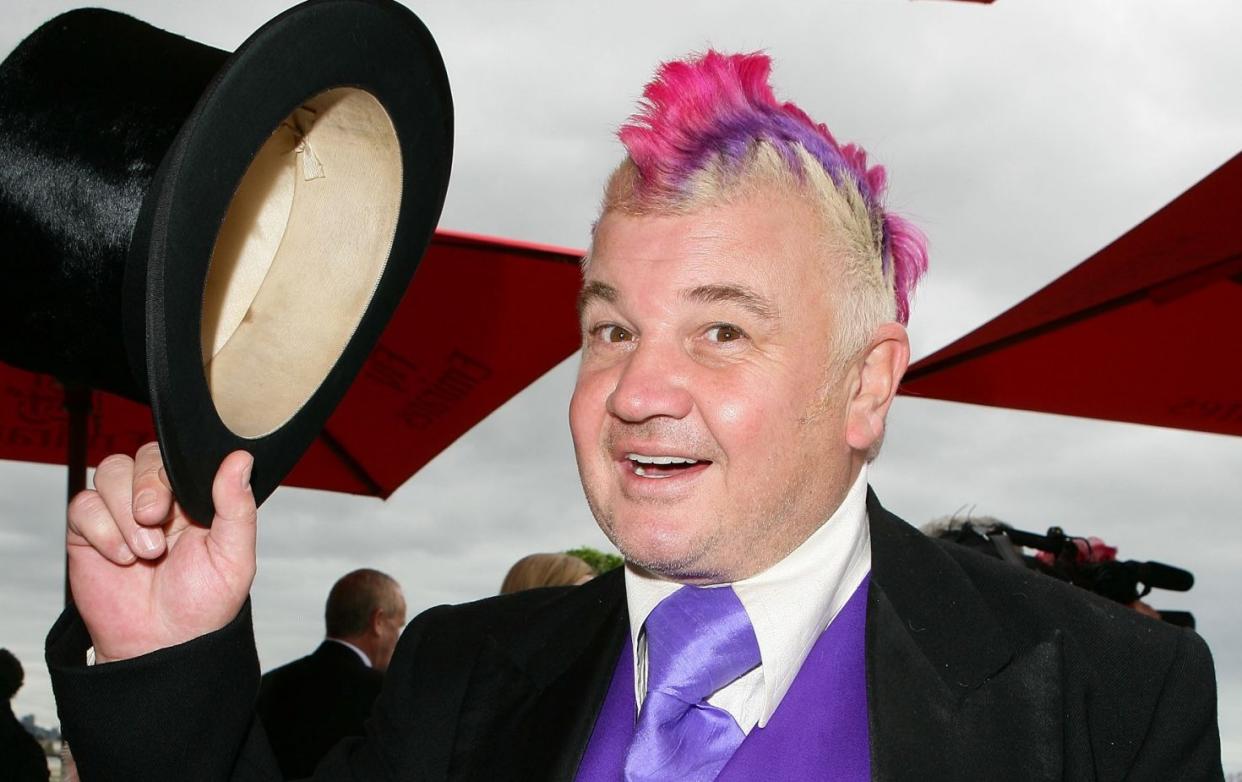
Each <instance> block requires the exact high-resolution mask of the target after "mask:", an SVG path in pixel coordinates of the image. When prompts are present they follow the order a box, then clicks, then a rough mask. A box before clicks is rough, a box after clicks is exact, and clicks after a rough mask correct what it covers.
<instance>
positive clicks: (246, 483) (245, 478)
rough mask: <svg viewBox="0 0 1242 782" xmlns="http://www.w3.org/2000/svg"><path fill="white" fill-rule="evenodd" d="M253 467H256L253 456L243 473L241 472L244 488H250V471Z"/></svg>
mask: <svg viewBox="0 0 1242 782" xmlns="http://www.w3.org/2000/svg"><path fill="white" fill-rule="evenodd" d="M253 469H254V457H253V456H251V457H250V462H249V463H248V464H247V465H246V468H245V469H244V470H242V474H241V487H242V488H243V489H249V488H250V471H251V470H253Z"/></svg>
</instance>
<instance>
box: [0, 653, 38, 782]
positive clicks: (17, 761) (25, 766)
mask: <svg viewBox="0 0 1242 782" xmlns="http://www.w3.org/2000/svg"><path fill="white" fill-rule="evenodd" d="M25 680H26V672H25V670H23V668H22V664H21V662H20V661H19V660H18V659H17V657H16V656H15V655H14V654H13V653H12V652H10V651H9V650H8V649H0V695H3V696H4V698H3V700H4V713H3V714H0V782H36V780H38V781H39V782H45V781H46V780H47V779H48V778H49V776H50V772H49V771H48V767H47V756H46V755H45V753H44V752H43V747H41V746H39V742H38V741H36V740H35V737H34V736H32V735H30V732H29V731H27V730H26V728H25V726H23V725H22V724H21V722H19V721H18V719H17V717H16V716H14V714H13V703H12V701H13V696H14V695H16V694H17V691H18V690H20V689H21V687H22V684H23V683H24V682H25Z"/></svg>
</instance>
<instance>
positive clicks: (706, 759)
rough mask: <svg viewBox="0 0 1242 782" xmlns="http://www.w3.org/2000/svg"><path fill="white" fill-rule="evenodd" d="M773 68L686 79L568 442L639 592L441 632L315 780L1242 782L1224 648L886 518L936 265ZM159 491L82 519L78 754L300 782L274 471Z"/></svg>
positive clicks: (648, 130) (610, 580) (114, 762)
mask: <svg viewBox="0 0 1242 782" xmlns="http://www.w3.org/2000/svg"><path fill="white" fill-rule="evenodd" d="M768 71H769V62H768V59H767V58H766V57H764V56H762V55H747V56H724V55H720V54H717V53H714V52H712V53H708V54H707V55H705V56H702V57H697V58H693V59H690V60H686V61H680V62H673V63H668V64H666V65H665V66H663V67H662V68H661V70H660V72H659V74H658V76H657V78H656V80H655V81H654V82H653V83H652V84H651V85H649V86H648V88H647V91H646V93H645V97H646V101H645V104H644V106H643V108H642V110H641V112H640V113H639V115H637V116H636V117H635V118H634V119H633V120H632V121H631V123H629V124H628V125H626V126H625V127H624V128H623V129H622V131H621V139H622V141H623V143H624V144H625V147H626V151H627V156H626V158H625V160H624V161H623V162H622V163H621V165H620V166H619V168H618V169H617V170H616V172H615V173H614V174H613V176H612V177H611V179H610V180H609V183H608V185H607V188H606V192H605V198H604V204H603V208H602V210H601V217H600V220H599V222H598V223H597V225H596V228H595V231H594V236H593V241H592V246H591V250H590V253H589V255H588V256H587V258H586V259H585V260H584V262H583V277H584V280H583V287H582V293H581V296H580V299H579V308H580V313H581V323H582V334H583V351H582V359H581V368H580V371H579V375H578V383H577V387H576V390H575V392H574V396H573V401H572V403H571V409H570V423H571V429H572V432H573V439H574V446H575V450H576V453H577V459H578V466H579V470H580V473H581V477H582V484H583V487H584V489H585V492H586V496H587V500H588V502H589V504H590V506H591V509H592V511H593V512H594V514H595V517H596V519H597V520H598V522H599V524H600V527H601V528H602V529H603V530H604V532H605V533H606V534H607V535H608V536H609V538H610V539H611V540H613V542H614V543H616V545H617V547H618V548H619V549H620V550H621V552H622V553H623V554H624V555H625V558H626V563H627V564H626V567H625V568H624V571H623V572H613V573H611V574H607V575H604V576H601V577H600V578H597V579H595V580H593V581H591V582H590V583H588V584H585V585H583V586H581V587H577V588H574V589H572V590H538V591H534V592H526V593H521V594H518V595H514V596H509V597H502V598H496V599H491V600H486V601H481V602H479V603H473V604H469V605H465V606H457V607H441V608H437V609H433V610H432V611H429V612H426V613H424V614H423V615H421V616H420V617H418V618H417V619H415V620H414V622H412V623H411V624H410V626H409V627H408V628H407V629H406V631H405V633H404V635H403V637H402V640H401V642H400V644H399V646H398V649H397V652H396V654H395V656H394V657H393V660H392V663H391V665H390V666H389V672H388V677H387V680H386V682H385V685H384V691H383V693H382V694H381V696H380V699H379V701H378V702H377V704H376V708H375V711H374V712H373V714H372V718H371V721H370V723H369V727H368V735H367V737H366V738H365V739H354V740H349V741H347V742H345V743H343V744H341V745H339V746H338V747H337V749H336V750H334V751H333V752H332V753H331V754H329V756H328V757H327V758H326V759H325V761H324V762H323V764H321V765H320V766H319V768H318V770H317V772H316V778H317V779H340V780H398V779H401V780H411V779H412V780H507V779H515V780H549V779H550V780H566V781H568V780H583V781H584V782H586V781H592V782H593V781H595V780H610V781H611V780H622V779H624V780H627V781H629V782H647V781H651V782H654V781H655V780H670V781H671V780H677V781H678V782H681V781H683V780H695V781H702V782H708V781H709V780H800V781H801V780H868V779H876V780H893V779H913V780H973V779H978V780H996V779H1014V780H1024V779H1032V780H1034V779H1039V780H1047V779H1070V780H1085V779H1121V778H1128V779H1152V780H1163V779H1179V780H1199V779H1220V778H1221V771H1220V752H1219V739H1218V737H1217V731H1216V716H1215V689H1214V682H1213V674H1212V666H1211V660H1210V657H1209V655H1208V652H1207V649H1206V647H1205V646H1204V644H1203V642H1202V640H1200V639H1199V638H1198V636H1196V635H1194V634H1193V633H1192V632H1190V631H1186V630H1181V629H1177V628H1173V627H1171V626H1165V625H1162V624H1160V623H1159V622H1156V621H1152V620H1149V619H1147V618H1145V617H1141V616H1139V615H1137V614H1135V613H1134V612H1131V611H1128V610H1126V609H1124V608H1123V607H1120V606H1117V605H1115V604H1112V603H1110V602H1108V601H1105V600H1101V599H1096V598H1095V597H1094V596H1093V595H1090V594H1088V593H1086V592H1084V591H1082V590H1076V589H1074V588H1073V587H1069V586H1067V585H1064V584H1061V583H1059V582H1056V581H1053V580H1052V579H1048V578H1045V577H1042V576H1040V575H1038V574H1034V573H1028V572H1026V571H1023V570H1021V569H1018V568H1013V567H1011V566H1009V565H1006V564H1004V563H1001V562H997V561H995V560H991V559H987V558H985V557H982V556H979V555H976V554H974V553H973V552H971V551H967V550H965V549H962V548H960V547H956V546H953V545H942V544H940V543H939V542H937V541H933V540H930V539H927V538H924V537H923V536H921V535H920V534H919V533H918V532H916V531H915V530H913V529H912V528H910V527H909V526H908V525H906V524H905V523H904V522H902V521H901V520H899V519H897V518H896V517H895V516H893V515H892V514H890V513H888V512H887V511H885V510H884V508H883V507H881V506H880V504H879V502H878V500H877V498H876V496H875V494H874V493H872V492H871V491H870V490H869V487H868V484H867V465H868V464H869V463H870V461H871V460H873V459H874V458H876V455H877V453H878V451H879V448H880V445H881V442H882V440H883V437H884V430H885V417H886V415H887V412H888V409H889V406H890V404H891V402H892V399H893V396H894V394H895V393H896V389H897V385H898V383H899V381H900V379H901V376H902V373H903V372H904V371H905V368H906V364H907V361H908V358H909V345H908V341H907V338H906V332H905V328H904V324H905V322H906V320H907V316H908V313H909V296H910V293H911V291H912V289H913V287H914V285H915V283H916V282H917V280H918V278H919V277H920V276H921V275H922V273H923V271H924V270H925V268H926V255H925V251H924V244H923V240H922V239H921V236H920V235H919V233H918V232H917V231H916V230H914V229H913V228H912V227H911V226H910V225H909V224H907V223H906V222H904V221H903V220H901V219H900V218H898V217H896V216H894V215H893V214H892V213H890V212H889V211H888V210H887V209H886V207H885V205H884V203H883V194H884V185H885V175H884V171H883V169H881V168H879V167H878V166H877V167H871V166H868V164H867V157H866V154H865V153H864V152H863V151H862V149H860V148H858V147H856V146H852V145H840V144H838V143H837V142H836V140H835V139H833V137H832V136H831V135H830V134H829V132H828V131H827V129H826V128H825V127H824V126H822V125H817V124H816V123H814V122H813V121H811V120H810V119H809V118H808V117H807V116H806V114H805V113H803V112H802V111H801V110H800V109H798V108H797V107H796V106H794V105H793V104H791V103H780V102H779V101H777V100H776V98H775V97H774V95H773V93H772V90H771V88H770V87H769V86H768ZM929 458H935V455H934V454H929ZM159 464H160V457H159V453H158V452H157V451H156V450H155V449H154V448H151V447H148V448H144V449H143V450H142V451H140V452H139V454H138V456H137V458H136V460H134V461H130V460H127V459H126V458H124V457H117V458H114V459H112V460H110V461H108V462H105V463H104V464H103V465H101V467H100V470H99V473H98V475H97V477H96V488H97V492H88V493H84V494H83V495H81V496H80V497H79V498H78V499H77V500H75V502H74V504H73V507H72V509H71V513H70V522H71V530H72V531H71V534H70V539H69V552H70V568H71V578H72V580H73V589H74V595H75V598H76V599H77V603H78V611H80V616H79V615H78V614H77V613H75V612H74V611H73V610H70V611H69V612H67V613H66V615H65V616H64V617H63V618H62V621H61V622H60V623H58V625H57V627H56V628H54V629H53V631H52V634H51V635H50V636H49V661H50V664H51V667H52V669H53V675H54V681H55V685H56V691H57V696H58V700H59V703H60V706H61V719H62V728H63V731H64V733H65V735H66V736H67V737H68V739H69V741H70V742H71V743H72V744H73V746H74V749H75V754H77V756H78V759H79V765H80V767H81V769H82V770H83V776H84V778H86V777H87V774H88V773H95V774H97V775H98V776H99V778H104V779H171V778H176V779H274V778H276V774H277V772H276V770H275V767H274V764H273V762H272V760H271V751H270V748H269V747H268V744H267V741H266V738H265V737H264V735H263V732H262V729H261V725H259V724H258V723H257V722H255V721H254V720H253V719H252V717H251V709H252V706H253V700H254V692H255V691H256V688H257V665H256V663H255V659H254V645H253V639H252V637H251V631H250V614H249V611H250V608H249V603H248V602H247V601H246V594H247V592H248V590H249V587H250V583H251V580H252V579H253V576H254V571H255V556H254V540H255V534H254V525H255V520H254V517H255V507H254V502H253V497H252V496H251V495H250V492H249V489H248V486H247V476H248V474H249V467H250V461H249V457H248V456H246V455H245V454H242V453H236V454H233V455H231V456H229V457H228V459H226V460H225V461H224V463H223V464H222V465H221V467H220V471H219V474H218V475H217V479H216V490H215V494H214V498H215V504H216V508H217V509H218V517H217V518H216V519H215V520H214V522H213V525H212V526H211V528H210V530H206V529H202V528H199V527H197V526H193V525H192V524H191V523H190V522H189V521H188V520H187V519H185V518H184V517H182V516H180V515H179V514H178V512H177V511H176V509H175V506H173V505H172V504H171V500H172V498H171V496H170V495H169V492H168V489H167V487H166V486H165V485H164V484H163V483H162V482H161V481H160V479H159ZM907 479H908V480H918V479H919V477H918V476H917V475H910V476H907ZM148 492H149V493H150V494H147V493H148ZM134 498H143V499H148V498H153V500H152V501H150V502H145V503H143V502H135V501H134ZM140 533H141V534H140ZM150 533H155V536H156V538H157V540H156V543H155V545H142V542H143V540H144V538H147V537H150ZM136 560H142V561H141V562H137V561H136ZM90 643H93V644H94V647H95V650H96V654H97V656H98V659H99V660H100V661H101V662H102V663H103V664H100V665H97V666H96V667H95V668H93V669H87V668H84V667H82V666H81V665H80V664H79V663H78V659H79V655H80V654H81V651H82V649H83V648H84V647H85V646H86V645H88V644H90ZM219 681H228V682H229V683H230V686H229V687H228V688H227V689H226V690H223V691H221V689H220V688H218V687H216V686H214V683H216V682H219Z"/></svg>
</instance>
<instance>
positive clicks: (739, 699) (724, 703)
mask: <svg viewBox="0 0 1242 782" xmlns="http://www.w3.org/2000/svg"><path fill="white" fill-rule="evenodd" d="M870 570H871V536H870V533H869V530H868V524H867V468H866V466H864V467H863V469H862V471H861V472H859V474H858V478H857V480H855V481H854V485H853V486H851V487H850V490H849V492H848V493H847V494H846V495H845V499H844V500H842V502H841V505H840V506H839V507H838V508H837V509H836V511H835V512H833V514H832V516H831V517H829V519H828V521H826V522H824V524H823V525H822V526H820V528H819V529H817V530H815V532H813V533H811V535H810V537H808V538H807V539H806V540H805V541H803V542H802V544H801V545H800V546H798V547H797V548H796V549H794V550H793V551H792V552H791V553H790V554H789V556H787V557H785V558H784V559H782V560H781V561H780V562H777V563H776V564H775V565H773V566H772V567H770V568H768V569H767V570H765V571H763V572H762V573H759V574H757V575H754V576H751V577H750V578H746V579H743V580H741V581H736V582H734V583H733V584H732V586H733V591H734V592H736V593H737V596H738V599H739V600H740V601H741V603H742V606H743V607H744V608H745V609H746V614H747V615H748V616H749V617H750V622H751V625H752V626H753V627H754V629H755V638H756V639H757V640H758V642H759V654H760V657H761V662H760V664H759V666H758V667H756V668H755V669H753V670H752V671H750V672H749V673H747V674H745V675H744V676H742V677H741V678H740V679H737V680H736V681H734V682H732V683H731V684H728V685H726V686H725V687H724V688H722V689H720V690H718V691H717V692H716V693H715V694H714V695H712V696H711V697H710V698H708V703H710V704H712V705H713V706H716V707H719V708H721V709H724V710H725V711H727V712H729V714H731V715H732V716H733V719H734V720H736V721H737V724H738V725H739V726H740V727H741V729H742V731H743V732H744V733H747V734H749V733H750V731H751V729H752V728H754V727H755V726H756V725H758V726H759V727H761V728H762V727H763V726H765V725H767V723H768V720H769V719H771V717H772V714H773V713H774V712H775V711H776V707H777V706H779V705H780V703H781V699H782V698H784V697H785V693H787V692H789V688H790V686H791V685H792V684H793V681H794V677H796V676H797V675H798V671H799V670H800V669H801V668H802V663H803V662H804V661H805V660H806V658H807V655H809V654H810V653H811V647H813V646H814V645H815V642H816V641H817V640H819V636H820V635H821V634H823V632H824V630H825V629H826V628H827V627H828V625H829V624H831V623H832V620H833V619H835V618H836V616H837V614H839V613H840V612H841V609H842V608H844V607H845V603H846V602H847V601H848V600H849V599H850V596H851V595H853V594H854V591H855V590H856V589H857V588H858V585H859V584H861V583H862V580H863V578H864V577H865V576H866V575H867V573H868V572H869V571H870ZM681 586H682V585H681V584H679V583H677V582H674V581H665V580H663V579H660V578H657V577H656V576H653V575H651V574H649V573H646V572H644V571H642V570H640V569H638V568H634V567H630V566H629V565H626V568H625V592H626V600H627V602H628V604H629V614H630V628H631V632H630V643H631V644H632V645H633V646H632V650H633V652H634V696H635V700H636V702H637V703H638V706H639V708H641V707H642V703H643V698H644V697H645V696H646V694H647V636H646V630H645V629H643V630H640V631H639V632H637V633H636V632H634V631H633V628H642V627H643V623H644V622H645V621H646V620H647V617H648V616H649V615H650V614H651V612H652V610H653V609H654V608H655V607H656V605H657V604H659V602H660V601H661V600H663V599H664V598H666V597H668V596H669V595H671V594H672V593H673V592H676V591H677V590H678V589H680V588H681Z"/></svg>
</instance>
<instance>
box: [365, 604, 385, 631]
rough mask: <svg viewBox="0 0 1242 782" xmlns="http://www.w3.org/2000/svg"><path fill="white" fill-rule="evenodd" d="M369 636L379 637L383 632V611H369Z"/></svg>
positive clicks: (376, 609) (380, 609)
mask: <svg viewBox="0 0 1242 782" xmlns="http://www.w3.org/2000/svg"><path fill="white" fill-rule="evenodd" d="M368 629H369V630H370V631H371V635H381V634H382V633H383V630H384V610H383V609H382V608H378V607H376V608H372V609H371V622H370V624H369V625H368Z"/></svg>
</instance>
